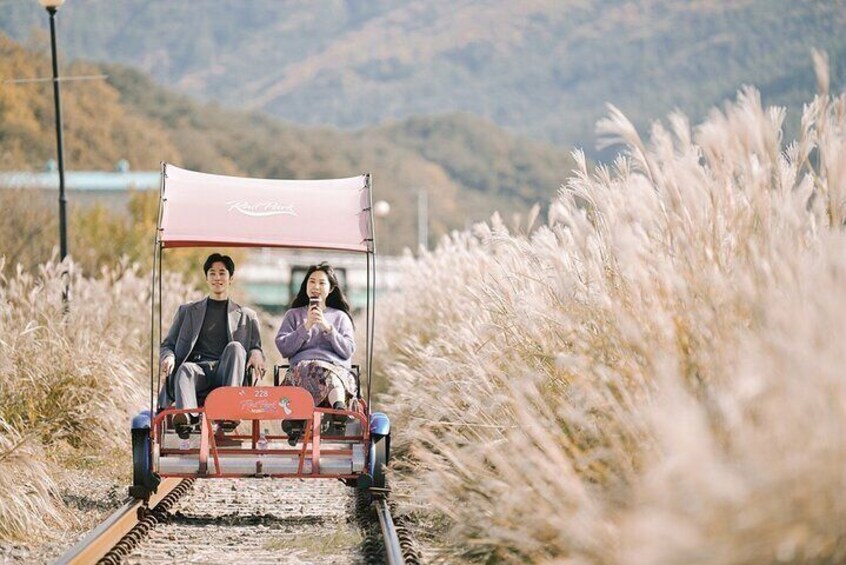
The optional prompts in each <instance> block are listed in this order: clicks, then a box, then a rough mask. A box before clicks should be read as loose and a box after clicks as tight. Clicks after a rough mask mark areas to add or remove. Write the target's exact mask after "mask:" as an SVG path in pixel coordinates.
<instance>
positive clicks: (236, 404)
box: [150, 386, 370, 479]
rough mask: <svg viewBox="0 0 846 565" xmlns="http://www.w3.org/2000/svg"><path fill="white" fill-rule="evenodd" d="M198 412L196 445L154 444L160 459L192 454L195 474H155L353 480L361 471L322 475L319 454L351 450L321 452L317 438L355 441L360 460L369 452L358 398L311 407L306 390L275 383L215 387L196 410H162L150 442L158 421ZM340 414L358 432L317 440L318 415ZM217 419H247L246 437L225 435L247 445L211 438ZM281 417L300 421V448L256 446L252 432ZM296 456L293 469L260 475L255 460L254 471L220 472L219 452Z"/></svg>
mask: <svg viewBox="0 0 846 565" xmlns="http://www.w3.org/2000/svg"><path fill="white" fill-rule="evenodd" d="M189 413H192V414H198V415H199V418H200V447H199V449H196V448H191V449H170V448H169V449H163V448H161V447H160V452H159V453H160V457H161V456H167V455H193V454H197V456H198V470H197V472H196V473H168V472H161V471H159V470H158V469H154V470H155V471H157V472H158V473H159V475H160V476H161V477H195V478H196V477H206V478H212V477H214V478H234V477H255V476H264V477H274V478H300V479H309V478H332V479H354V478H356V477H358V476H359V475H360V474H362V473H365V472H366V465H365V469H363V470H362V471H361V472H360V473H343V474H337V473H333V474H324V473H321V470H320V459H321V453H323V454H325V455H326V456H332V455H340V456H349V457H352V454H353V449H352V447H349V448H342V449H330V450H327V451H323V450H321V439H323V440H326V441H332V440H344V441H347V442H353V443H360V444H362V445H363V447H364V455H365V461H366V457H367V456H368V455H369V453H368V452H369V445H370V441H369V440H370V430H369V426H368V417H367V413H368V412H367V405H366V403H365V402H364V401H363V400H359V402H358V410H334V409H332V408H323V407H315V406H314V401H313V400H312V398H311V394H310V393H309V392H308V391H307V390H305V389H304V388H300V387H292V386H278V387H257V386H253V387H220V388H217V389H215V390H213V391H212V392H211V393H210V394H209V396H208V397H207V398H206V401H205V405H204V406H201V407H199V408H184V409H177V408H167V409H165V410H162V411H161V412H159V413H158V414H156V416H155V418H154V419H153V423H152V426H151V428H150V434H151V440H152V445H153V446H155V445H159V446H161V442H162V437H163V431H164V425H165V422H166V420H167V418H168V417H170V416H173V415H175V414H189ZM324 414H326V415H334V414H340V415H346V416H347V417H351V418H355V419H357V420H359V422H360V423H361V429H362V434H361V435H358V436H327V437H325V438H321V434H320V427H321V420H322V417H323V415H324ZM218 420H242V421H243V420H251V421H252V422H253V425H252V430H251V431H252V433H251V434H249V435H243V434H240V435H239V434H231V435H227V436H226V437H227V438H231V439H241V440H247V439H250V440H251V444H252V445H251V447H250V448H249V449H245V448H243V447H240V448H226V447H218V445H217V442H216V441H215V434H214V430H213V427H212V422H213V421H218ZM282 420H305V421H306V425H305V433H304V435H303V439H302V447H300V448H299V449H293V448H292V449H258V448H257V446H256V443H257V440H258V435H259V434H258V431H259V429H260V427H261V426H260V425H261V422H265V421H282ZM266 437H267V439H268V440H276V439H282V438H287V436H285V435H269V436H266ZM209 454H211V456H212V459H213V461H214V467H215V473H213V474H209V473H208V457H209ZM231 454H237V455H245V456H251V455H254V456H257V457H258V456H260V455H298V456H299V462H298V464H297V472H296V473H264V472H263V471H262V464H261V461H260V460H258V459H257V461H256V471H255V472H254V473H247V472H243V473H224V472H222V470H221V465H220V456H221V455H231ZM306 458H310V459H311V472H310V473H305V472H304V470H303V468H304V466H305V461H306Z"/></svg>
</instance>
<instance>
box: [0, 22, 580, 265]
mask: <svg viewBox="0 0 846 565" xmlns="http://www.w3.org/2000/svg"><path fill="white" fill-rule="evenodd" d="M67 72H68V74H74V75H96V74H100V73H104V74H106V75H107V76H108V78H107V79H105V80H94V81H84V82H82V81H79V82H67V83H65V86H64V89H63V106H64V111H63V113H64V121H65V130H66V131H65V146H66V154H67V168H68V169H69V170H91V169H94V170H98V169H99V170H110V169H112V168H113V167H114V164H115V163H116V161H117V160H118V159H120V158H126V159H128V160H129V161H130V162H131V164H132V167H133V168H134V169H136V170H156V169H158V166H159V162H160V161H169V162H173V163H175V164H179V165H180V166H184V167H187V168H192V169H198V170H203V171H208V172H216V173H223V174H232V175H249V176H259V177H268V178H327V177H337V176H349V175H351V174H358V173H360V172H364V171H368V172H371V173H372V174H373V175H374V186H375V190H376V197H377V198H379V199H385V200H388V201H389V202H390V203H391V206H392V211H391V213H390V214H389V215H388V216H387V217H386V218H384V220H380V222H383V223H380V226H379V228H380V229H381V230H383V231H382V233H383V234H384V236H385V237H383V238H381V241H382V242H383V244H382V246H381V248H382V249H383V250H385V251H388V252H398V251H400V250H401V249H402V248H403V247H404V246H412V247H413V246H414V245H415V244H416V241H417V240H416V233H417V232H416V230H417V228H416V203H417V196H416V194H417V191H418V190H420V189H425V190H427V191H428V193H429V196H430V198H429V208H430V234H431V239H432V241H434V240H435V239H436V238H437V237H439V235H442V234H444V233H446V232H447V231H449V230H450V229H455V228H463V227H464V226H465V225H466V222H467V221H472V220H482V219H485V218H487V217H488V216H489V215H490V214H491V213H492V212H493V211H494V210H500V211H503V212H508V211H511V210H514V211H518V212H519V211H525V210H527V209H528V208H529V207H530V206H531V205H532V204H533V203H535V202H542V203H543V202H547V201H548V200H549V199H550V198H551V197H553V196H554V195H555V193H556V191H557V189H558V187H559V184H560V179H562V178H564V177H565V176H566V174H567V173H568V172H569V170H570V169H571V168H572V164H573V163H572V160H571V159H570V157H569V155H568V154H567V152H566V151H565V150H563V149H559V148H556V147H553V146H550V145H544V144H542V143H538V142H534V141H529V140H526V139H519V138H515V137H514V136H512V135H510V134H508V133H507V132H505V131H504V130H502V129H501V128H499V127H497V126H495V125H493V124H491V123H489V122H487V121H485V120H482V119H480V118H476V117H473V116H470V115H451V116H443V117H439V118H431V119H427V120H423V121H420V120H411V121H408V122H397V123H395V124H393V125H388V126H385V127H382V128H365V129H362V130H358V131H340V130H336V129H329V128H307V127H302V126H296V125H292V124H290V123H286V122H282V121H279V120H277V119H274V118H271V117H268V116H267V115H264V114H261V113H257V112H255V113H247V112H240V111H233V110H225V109H223V108H222V107H221V106H220V105H218V104H216V103H208V104H204V103H198V102H196V101H194V100H192V99H190V98H188V97H186V96H185V95H180V94H175V93H173V92H172V91H169V90H168V89H165V88H163V87H161V86H158V85H156V84H155V83H154V82H153V81H152V80H151V79H150V78H149V77H147V76H145V75H144V74H142V73H140V72H138V71H135V70H132V69H129V68H126V67H122V66H119V65H115V64H112V65H96V64H93V63H75V64H74V65H73V66H72V67H69V68H68V71H67ZM49 73H50V70H49V59H48V58H46V57H44V56H43V55H42V54H40V53H35V52H32V51H29V50H27V49H24V48H22V47H21V46H19V45H17V44H16V43H15V42H13V41H12V40H10V39H9V38H8V37H0V75H2V76H4V77H16V78H25V77H36V76H40V77H43V76H49ZM53 128H54V125H53V112H52V93H51V90H50V87H49V83H41V84H21V85H14V86H7V87H5V88H3V89H0V169H2V170H36V169H40V168H41V167H42V166H43V164H44V162H45V161H46V160H47V159H49V158H51V157H53V156H54V155H55V137H54V135H55V133H54V129H53Z"/></svg>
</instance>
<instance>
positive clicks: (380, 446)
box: [371, 434, 391, 489]
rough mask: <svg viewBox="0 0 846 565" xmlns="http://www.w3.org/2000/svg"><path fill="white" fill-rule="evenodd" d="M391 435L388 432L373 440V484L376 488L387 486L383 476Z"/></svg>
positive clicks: (386, 464)
mask: <svg viewBox="0 0 846 565" xmlns="http://www.w3.org/2000/svg"><path fill="white" fill-rule="evenodd" d="M390 446H391V436H390V434H388V435H386V436H384V437H380V438H377V439H375V440H373V444H372V455H371V457H373V468H372V476H373V486H374V487H376V488H380V489H384V488H387V479H386V477H385V468H386V467H387V466H388V460H389V457H390Z"/></svg>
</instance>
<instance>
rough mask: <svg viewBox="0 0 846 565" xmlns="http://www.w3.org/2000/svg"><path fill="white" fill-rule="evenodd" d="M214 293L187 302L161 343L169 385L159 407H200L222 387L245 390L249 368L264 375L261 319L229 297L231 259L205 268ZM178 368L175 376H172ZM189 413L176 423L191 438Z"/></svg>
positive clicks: (212, 259) (215, 257) (213, 259)
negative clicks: (244, 378) (244, 385)
mask: <svg viewBox="0 0 846 565" xmlns="http://www.w3.org/2000/svg"><path fill="white" fill-rule="evenodd" d="M203 272H204V273H205V275H206V283H207V284H208V285H209V295H208V296H207V297H206V298H203V299H202V300H198V301H196V302H191V303H189V304H183V305H181V306H180V307H179V309H178V310H177V312H176V316H175V317H174V320H173V325H172V326H171V327H170V331H169V332H168V334H167V336H166V337H165V338H164V340H163V341H162V345H161V349H160V355H159V360H160V366H161V372H162V374H164V375H166V376H167V379H168V381H166V382H165V386H164V387H162V390H161V392H160V393H159V406H167V405H169V404H171V403H172V402H173V401H175V402H176V407H177V408H197V406H199V401H203V400H205V397H206V396H208V394H209V393H210V392H211V391H212V390H214V389H216V388H218V387H221V386H240V385H241V384H242V380H243V377H244V372H245V369H246V368H250V367H252V368H253V369H254V370H255V371H256V372H257V373H258V375H263V374H264V372H265V366H264V354H263V353H262V351H261V336H260V335H259V325H258V317H257V316H256V313H255V311H253V310H251V309H249V308H243V307H241V306H239V305H238V304H236V303H235V302H233V301H232V300H230V299H229V287H230V285H231V284H232V276H233V275H234V274H235V262H234V261H233V260H232V258H231V257H229V256H228V255H221V254H220V253H212V254H211V255H209V257H208V259H206V262H205V263H204V264H203ZM174 367H176V372H174V373H173V374H171V373H172V372H173V369H174ZM196 421H197V419H196V417H194V416H192V417H191V418H190V420H189V418H188V415H187V414H176V415H175V416H174V417H173V425H174V428H175V429H176V432H177V434H179V437H182V438H186V437H188V435H189V433H190V431H191V422H196Z"/></svg>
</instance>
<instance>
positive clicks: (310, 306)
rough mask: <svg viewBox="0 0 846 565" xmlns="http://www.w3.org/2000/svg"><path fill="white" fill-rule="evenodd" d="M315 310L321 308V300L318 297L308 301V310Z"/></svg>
mask: <svg viewBox="0 0 846 565" xmlns="http://www.w3.org/2000/svg"><path fill="white" fill-rule="evenodd" d="M313 308H320V299H319V298H317V297H316V296H313V297H311V298H309V299H308V309H309V310H312V309H313Z"/></svg>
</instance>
